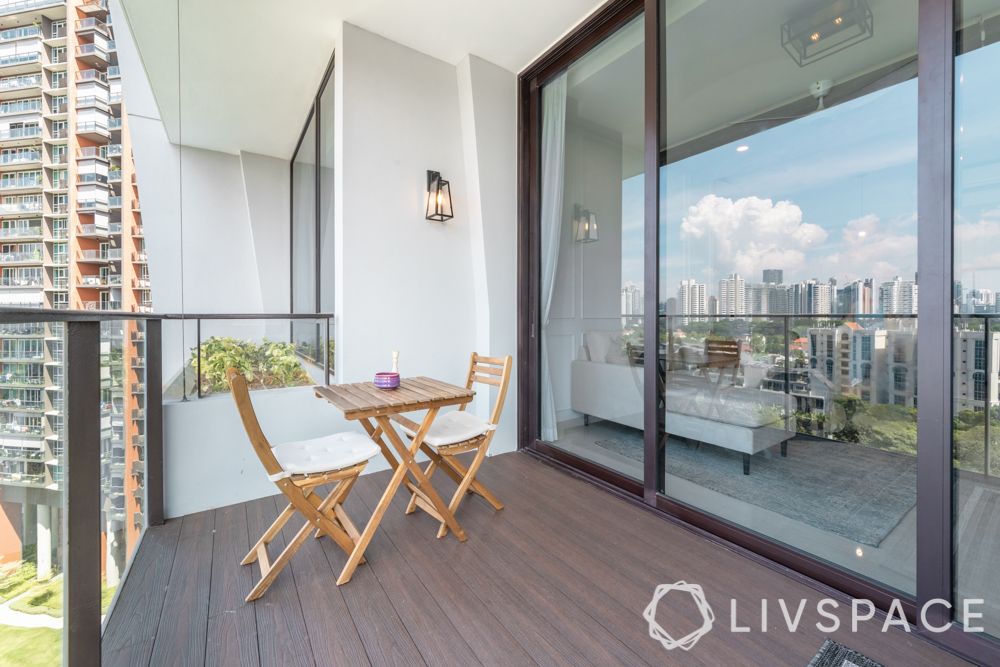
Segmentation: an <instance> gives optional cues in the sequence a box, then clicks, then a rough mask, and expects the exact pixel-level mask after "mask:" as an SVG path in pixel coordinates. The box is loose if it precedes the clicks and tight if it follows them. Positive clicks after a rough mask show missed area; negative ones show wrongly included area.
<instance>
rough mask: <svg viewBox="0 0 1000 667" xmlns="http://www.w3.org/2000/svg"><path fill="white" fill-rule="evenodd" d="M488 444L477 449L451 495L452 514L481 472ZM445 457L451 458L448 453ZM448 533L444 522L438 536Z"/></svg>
mask: <svg viewBox="0 0 1000 667" xmlns="http://www.w3.org/2000/svg"><path fill="white" fill-rule="evenodd" d="M488 444H489V443H488V442H486V443H483V445H481V446H480V447H479V449H478V450H477V451H476V456H475V458H473V459H472V464H471V465H470V466H469V468H468V470H466V471H465V476H464V477H463V478H462V481H461V482H459V484H458V488H457V489H455V495H453V496H452V497H451V503H450V504H449V505H448V510H449V511H451V513H452V514H455V512H457V511H458V506H459V505H460V504H462V500H464V499H465V493H466V491H468V490H469V487H470V486H471V485H472V483H473V482H474V481H475V479H476V473H477V472H479V466H481V465H482V464H483V460H484V459H485V458H486V447H487V445H488ZM443 458H444V459H445V460H446V461H449V459H450V457H448V456H447V455H443ZM449 462H450V461H449ZM447 534H448V525H447V524H445V523H442V524H441V527H440V528H438V533H437V536H438V538H442V537H444V536H445V535H447Z"/></svg>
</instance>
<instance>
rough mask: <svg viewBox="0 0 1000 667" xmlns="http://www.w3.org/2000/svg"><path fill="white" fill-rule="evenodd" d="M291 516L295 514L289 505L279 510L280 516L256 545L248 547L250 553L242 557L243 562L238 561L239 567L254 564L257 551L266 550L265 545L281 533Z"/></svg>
mask: <svg viewBox="0 0 1000 667" xmlns="http://www.w3.org/2000/svg"><path fill="white" fill-rule="evenodd" d="M293 514H295V508H294V507H293V506H292V505H291V504H289V505H288V506H287V507H286V508H285V509H283V510H281V514H279V515H278V518H277V519H275V520H274V522H273V523H272V524H271V525H270V527H269V528H268V529H267V530H265V531H264V534H263V535H261V536H260V539H259V540H257V542H256V544H254V545H253V546H252V547H250V551H249V552H248V553H247V555H246V556H244V557H243V560H242V561H240V565H249V564H250V563H253V562H255V561H256V560H257V555H258V550H259V549H260V548H261V547H264V548H265V549H266V548H267V545H268V544H270V543H271V541H272V540H273V539H274V538H275V536H277V534H278V533H280V532H281V529H282V528H284V527H285V524H286V523H288V520H289V519H291V518H292V515H293Z"/></svg>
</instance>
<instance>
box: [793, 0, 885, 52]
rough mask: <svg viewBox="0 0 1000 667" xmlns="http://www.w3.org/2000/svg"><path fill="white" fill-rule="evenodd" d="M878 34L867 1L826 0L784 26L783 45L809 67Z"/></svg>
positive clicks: (809, 8) (811, 6) (794, 17)
mask: <svg viewBox="0 0 1000 667" xmlns="http://www.w3.org/2000/svg"><path fill="white" fill-rule="evenodd" d="M874 34H875V21H874V19H873V17H872V10H871V7H869V6H868V2H867V0H824V1H821V2H820V3H818V4H817V3H815V2H814V3H811V4H808V5H807V6H806V9H805V11H803V12H800V13H798V14H796V15H795V16H793V17H792V18H791V20H789V21H787V22H786V23H785V24H784V25H783V26H781V45H782V46H783V47H784V48H785V51H787V52H788V55H790V56H791V57H792V58H793V59H794V60H795V62H796V63H798V65H799V67H805V66H806V65H809V64H811V63H814V62H816V61H817V60H820V59H822V58H825V57H827V56H829V55H833V54H834V53H837V52H838V51H843V50H844V49H846V48H848V47H850V46H854V45H855V44H857V43H859V42H863V41H865V40H866V39H868V38H869V37H871V36H872V35H874Z"/></svg>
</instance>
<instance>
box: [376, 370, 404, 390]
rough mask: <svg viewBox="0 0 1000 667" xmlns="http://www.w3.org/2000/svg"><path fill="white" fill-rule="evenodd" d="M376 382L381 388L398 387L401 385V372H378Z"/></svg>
mask: <svg viewBox="0 0 1000 667" xmlns="http://www.w3.org/2000/svg"><path fill="white" fill-rule="evenodd" d="M374 382H375V386H376V387H378V388H379V389H387V390H388V389H396V388H397V387H399V373H376V374H375V381H374Z"/></svg>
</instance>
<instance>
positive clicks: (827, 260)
mask: <svg viewBox="0 0 1000 667" xmlns="http://www.w3.org/2000/svg"><path fill="white" fill-rule="evenodd" d="M915 232H916V220H915V218H912V219H910V218H908V219H906V220H903V221H896V222H886V221H883V220H882V219H880V218H879V217H878V216H877V215H875V214H873V213H869V214H867V215H863V216H861V217H860V218H855V219H854V220H850V221H848V223H847V224H846V225H844V228H843V230H842V232H841V243H840V244H839V247H838V249H837V250H836V251H835V252H832V253H830V254H828V255H826V256H824V257H820V258H817V261H816V262H815V267H816V271H817V272H818V273H819V276H821V277H827V276H832V277H835V278H837V280H838V281H840V282H841V283H845V282H849V281H852V280H857V279H859V278H875V280H876V282H884V281H886V280H891V279H892V278H893V277H894V276H897V275H898V276H902V277H904V278H907V279H912V277H913V271H914V269H915V267H916V265H917V236H916V233H915Z"/></svg>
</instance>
